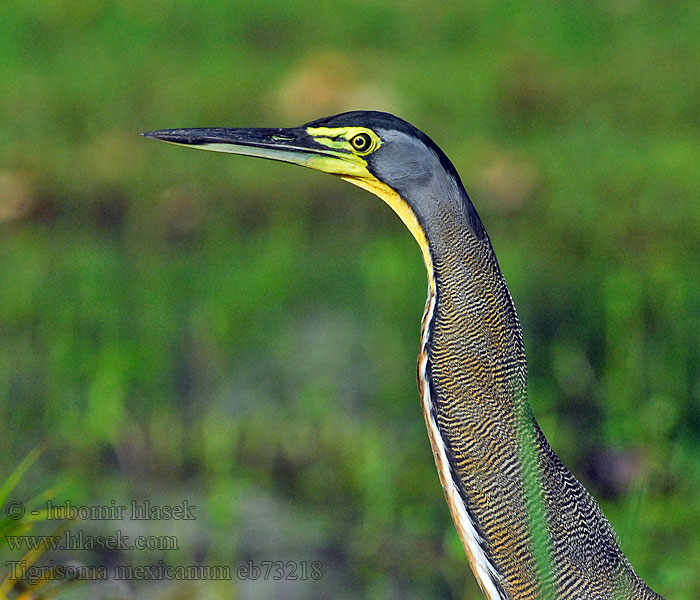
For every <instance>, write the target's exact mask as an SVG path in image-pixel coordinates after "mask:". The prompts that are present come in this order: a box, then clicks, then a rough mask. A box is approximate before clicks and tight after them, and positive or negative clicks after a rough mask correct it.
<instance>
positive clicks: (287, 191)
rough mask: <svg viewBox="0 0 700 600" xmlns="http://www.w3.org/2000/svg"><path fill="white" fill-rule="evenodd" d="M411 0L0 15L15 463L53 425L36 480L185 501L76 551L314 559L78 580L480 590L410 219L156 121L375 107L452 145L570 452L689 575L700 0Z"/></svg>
mask: <svg viewBox="0 0 700 600" xmlns="http://www.w3.org/2000/svg"><path fill="white" fill-rule="evenodd" d="M400 6H401V8H399V5H398V4H396V3H392V2H388V1H383V2H382V1H379V0H377V1H373V2H347V1H345V2H333V3H330V2H329V3H318V2H309V1H301V0H300V1H298V2H292V3H290V2H287V1H285V2H283V1H281V0H270V1H267V2H239V1H227V2H224V1H216V2H202V3H200V2H193V1H191V0H185V1H181V2H177V3H171V2H164V1H162V0H152V1H151V2H137V1H135V0H123V1H121V2H113V3H110V2H104V1H103V2H100V1H94V0H92V1H88V0H85V1H80V0H73V1H71V0H62V1H49V0H44V1H41V0H40V1H38V2H19V1H18V0H10V1H9V2H4V3H2V5H0V22H2V24H3V25H2V28H3V35H2V36H1V37H0V114H1V115H2V116H1V117H0V131H1V132H2V135H1V136H0V423H2V425H0V457H1V458H0V480H3V478H4V477H7V476H8V474H9V473H10V472H11V471H12V468H13V466H15V465H17V464H18V463H19V462H20V461H21V459H22V457H23V456H25V455H26V454H27V453H28V452H29V451H30V449H31V448H33V447H34V446H35V445H36V444H37V443H38V442H41V443H43V444H44V446H45V447H46V448H47V449H48V451H47V452H46V453H45V454H44V455H43V456H42V457H41V458H40V460H39V462H38V463H37V465H35V467H34V468H33V469H32V471H31V473H30V474H29V475H28V476H27V477H26V478H25V479H24V481H23V482H22V483H20V485H19V487H18V491H17V493H18V494H19V495H20V496H21V497H31V496H33V495H36V494H38V493H39V492H40V491H41V490H44V489H46V488H47V487H49V486H52V485H54V484H58V486H59V493H58V496H57V498H56V501H57V502H65V501H70V502H71V503H72V504H73V505H109V504H110V502H112V501H115V502H116V504H123V505H129V503H130V502H131V501H132V500H136V501H143V500H145V499H148V500H150V501H151V503H152V504H156V505H176V504H179V503H181V502H182V501H183V499H187V500H188V502H189V503H190V504H192V505H195V506H196V521H190V522H187V521H133V520H132V521H124V522H117V523H113V522H103V521H86V522H84V523H81V527H82V528H83V529H84V530H85V532H86V533H88V534H109V533H113V532H114V530H115V529H122V530H124V532H125V533H128V534H129V535H132V536H135V535H163V534H167V535H176V536H177V538H178V540H179V543H180V549H179V550H178V551H168V552H149V551H129V552H118V551H112V552H107V551H102V552H98V553H90V552H83V553H75V552H64V553H62V554H61V553H58V554H57V555H55V556H54V560H55V561H57V562H61V561H63V562H66V561H70V560H79V561H83V562H84V563H85V564H103V565H115V564H120V565H123V564H127V565H142V564H146V565H147V564H155V563H157V562H158V561H159V560H162V561H164V563H166V564H173V565H177V564H183V565H191V564H212V565H229V566H231V567H232V568H233V571H234V572H235V569H236V568H237V567H238V566H239V565H243V564H246V561H248V560H254V561H260V560H282V561H309V562H310V561H314V560H319V561H321V562H322V563H323V578H322V579H321V580H320V581H311V580H310V581H296V582H294V581H286V582H280V581H260V580H258V581H250V580H248V581H242V580H239V579H237V578H236V577H233V579H232V580H231V581H223V582H222V581H219V582H208V581H200V582H172V581H171V582H168V581H165V582H153V581H144V582H138V581H137V582H133V583H129V582H110V583H105V584H101V583H99V582H90V583H86V584H85V585H79V586H73V587H71V594H73V595H74V596H72V597H109V598H130V597H135V596H141V595H142V594H145V593H146V592H145V590H148V595H149V597H159V594H162V595H163V597H169V598H172V597H180V598H186V597H210V598H219V597H221V598H232V597H234V598H246V599H247V598H253V599H259V598H357V597H365V598H481V595H480V592H479V591H478V588H477V586H476V584H475V583H474V580H473V577H472V575H471V573H470V572H469V570H468V568H467V566H466V561H465V559H464V556H463V552H462V550H461V548H460V546H459V541H458V539H457V536H456V534H455V532H454V528H453V526H452V524H451V521H450V518H449V514H448V511H447V508H446V505H445V502H444V499H443V495H442V492H441V490H440V485H439V482H438V478H437V475H436V473H435V469H434V465H433V459H432V456H431V453H430V449H429V444H428V440H427V435H426V432H425V426H424V423H423V418H422V415H421V411H420V406H419V399H418V394H417V391H416V384H415V361H416V353H417V345H418V334H419V322H420V317H421V314H422V310H423V305H424V301H425V297H424V296H425V288H426V282H425V274H424V268H423V265H422V264H421V259H420V253H419V251H418V248H417V247H416V246H415V243H414V242H413V240H412V239H411V237H410V235H409V234H408V233H407V232H406V231H405V230H404V229H403V226H402V225H401V223H400V221H399V219H397V218H396V217H395V216H394V215H393V214H392V213H391V211H390V210H389V209H388V208H387V207H386V206H383V205H382V203H381V202H379V201H378V200H377V199H376V198H373V197H371V196H370V195H368V194H366V193H364V192H362V191H361V190H358V189H355V188H353V187H352V186H349V185H346V184H344V183H343V182H340V181H337V180H334V179H333V178H330V177H326V176H322V175H319V174H317V173H312V172H310V171H305V170H303V169H297V168H296V167H292V166H288V165H280V164H272V163H267V162H264V161H257V160H254V159H244V158H240V157H230V156H225V155H214V154H210V153H204V152H202V153H196V152H191V151H187V150H184V149H182V148H175V147H167V146H165V145H158V144H154V143H152V142H149V141H146V140H143V139H140V138H139V137H138V133H139V132H141V131H145V130H151V129H158V128H164V127H180V126H205V125H211V126H214V125H223V126H237V125H240V126H293V125H298V124H301V123H303V122H306V121H309V120H312V119H314V118H317V117H320V116H323V115H327V114H332V113H335V112H340V111H342V110H348V109H357V108H367V109H382V110H389V111H391V112H394V113H396V114H399V115H400V116H402V117H404V118H406V119H408V120H409V121H411V122H413V123H414V124H415V125H416V126H418V127H419V128H420V129H422V130H424V131H426V132H427V133H429V135H431V137H433V138H434V139H435V140H436V142H437V143H438V144H439V145H440V146H441V147H442V148H443V149H445V151H446V152H447V153H448V155H449V156H450V157H451V158H452V160H453V162H454V163H455V165H456V166H457V168H458V170H459V171H460V173H461V175H462V177H463V180H464V182H465V185H466V187H467V189H468V190H469V192H470V194H471V196H472V199H473V200H474V203H475V204H476V206H477V209H478V210H479V211H480V213H481V215H482V218H483V220H484V222H485V224H486V226H487V228H488V230H489V233H490V235H491V238H492V240H493V242H494V245H495V248H496V251H497V253H498V256H499V259H500V262H501V266H502V269H503V271H504V273H505V275H506V278H507V279H508V281H509V284H510V288H511V292H512V294H513V296H514V298H515V301H516V305H517V307H518V310H519V314H520V317H521V321H522V324H523V329H524V335H525V340H526V346H527V351H528V358H529V365H530V379H531V381H530V392H531V400H532V404H533V408H534V411H535V414H536V416H537V418H538V420H539V421H540V424H541V425H542V428H543V429H544V431H545V433H546V434H547V436H548V438H549V440H550V442H551V444H552V446H553V447H554V448H555V449H556V451H557V452H558V453H559V455H560V456H561V458H562V459H563V460H564V462H565V463H566V464H567V465H569V467H570V468H571V469H572V470H573V472H574V473H575V474H576V475H577V476H578V477H579V478H580V479H581V480H582V481H583V482H584V483H585V484H586V486H587V487H588V488H589V490H590V491H591V492H592V493H593V494H594V495H595V496H596V497H597V498H598V499H599V500H600V501H601V504H602V506H603V508H604V510H605V512H606V514H607V516H608V517H609V519H610V520H611V522H612V523H613V525H614V526H615V528H616V529H617V531H618V533H619V534H620V537H621V543H622V547H623V549H624V550H625V551H626V553H627V554H628V556H629V557H630V560H631V561H632V563H633V564H634V565H635V568H636V570H637V571H638V573H640V574H641V575H642V576H643V577H644V578H645V579H646V580H647V581H648V582H649V584H650V585H651V586H652V587H653V588H654V589H655V590H656V591H658V592H659V593H661V594H662V595H664V596H665V597H667V598H674V599H676V600H684V599H694V598H697V597H699V596H700V578H698V576H697V566H698V564H700V503H698V495H699V494H700V460H698V458H699V450H700V376H699V375H698V364H699V362H700V341H699V340H700V277H699V275H700V272H699V269H698V259H697V257H698V256H699V255H700V202H698V199H699V198H700V177H699V176H698V175H699V172H700V171H699V169H698V165H700V144H698V140H699V139H700V120H698V115H700V35H699V34H700V5H699V4H698V3H697V2H692V1H690V0H677V1H674V2H668V3H660V2H645V1H643V0H607V1H604V2H558V1H556V2H537V3H535V2H525V1H512V2H487V1H485V0H481V1H479V0H477V1H474V2H443V3H440V4H421V3H418V2H404V3H401V5H400ZM0 554H1V552H0ZM1 558H2V561H3V563H2V564H3V565H4V564H5V563H4V561H5V560H8V559H7V558H5V557H4V556H1ZM12 560H17V557H16V556H14V557H12ZM3 568H4V567H0V578H1V577H2V572H1V570H2V569H3ZM81 594H82V595H81ZM176 594H177V595H176Z"/></svg>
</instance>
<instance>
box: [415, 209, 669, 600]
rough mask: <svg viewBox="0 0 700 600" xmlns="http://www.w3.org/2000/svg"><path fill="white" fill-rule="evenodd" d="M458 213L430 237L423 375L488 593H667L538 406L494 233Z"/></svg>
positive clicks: (441, 458)
mask: <svg viewBox="0 0 700 600" xmlns="http://www.w3.org/2000/svg"><path fill="white" fill-rule="evenodd" d="M452 219H453V220H451V219H450V218H449V217H444V218H443V219H442V220H441V223H440V231H441V235H440V236H439V237H435V236H432V238H430V237H429V239H431V243H430V256H431V259H432V265H429V270H432V273H429V279H430V281H431V286H430V292H431V296H429V299H428V304H427V307H426V315H425V317H424V321H423V335H422V345H421V357H420V358H419V385H420V387H421V395H422V398H423V408H424V411H425V413H426V421H427V423H428V430H429V433H430V434H431V443H432V446H433V451H434V453H435V459H436V463H437V464H438V470H439V471H440V472H441V480H442V483H443V487H444V488H445V493H446V496H447V499H448V503H449V504H450V508H451V511H452V514H453V517H455V522H456V523H457V527H458V529H459V531H460V536H461V538H462V541H463V543H464V545H465V548H466V550H467V554H468V556H469V558H470V562H471V564H472V568H473V570H474V571H475V574H476V576H477V579H478V580H479V583H480V585H481V587H482V589H483V590H484V593H485V594H486V596H487V597H488V598H489V599H490V600H502V599H512V600H516V599H517V600H534V599H547V600H549V599H553V598H557V599H561V600H565V599H566V600H569V599H571V600H574V599H576V600H584V599H585V600H623V599H629V600H631V599H639V600H647V599H649V600H651V599H657V600H659V599H660V596H658V595H657V594H655V593H654V592H653V591H652V590H651V589H649V588H648V587H647V586H646V585H645V584H644V582H643V581H642V580H641V579H640V578H639V577H638V576H637V575H636V574H635V572H634V570H633V569H632V566H631V565H630V563H629V561H628V560H627V558H626V557H625V556H624V554H623V553H622V551H621V550H620V548H619V547H618V544H617V540H616V536H615V533H614V531H613V530H612V527H611V526H610V524H609V523H608V521H607V520H606V519H605V517H604V516H603V514H602V512H601V511H600V509H599V508H598V505H597V504H596V503H595V501H594V500H593V498H592V497H591V496H590V495H589V494H588V492H586V490H585V489H584V488H583V486H582V485H581V484H580V483H579V482H578V481H577V480H576V478H575V477H574V476H573V475H572V474H571V473H570V472H569V471H568V470H567V469H566V467H564V465H563V464H562V463H561V461H560V460H559V458H558V457H557V456H556V454H555V453H554V452H553V451H552V449H551V448H550V446H549V444H548V443H547V440H546V439H545V437H544V435H543V434H542V432H541V430H540V428H539V426H538V425H537V423H536V421H535V419H534V417H533V416H532V412H531V409H530V406H529V403H528V400H527V365H526V361H525V352H524V347H523V341H522V334H521V329H520V324H519V322H518V318H517V315H516V312H515V308H514V305H513V301H512V299H511V296H510V293H509V291H508V288H507V286H506V283H505V280H504V279H503V276H502V275H501V271H500V269H499V266H498V262H497V260H496V256H495V254H494V252H493V249H492V247H491V243H490V241H489V239H488V237H484V238H483V239H477V237H476V236H474V235H472V234H471V233H468V234H465V233H464V232H465V231H468V228H467V227H466V224H465V223H463V222H461V220H460V219H461V215H456V216H454V217H452ZM432 294H434V296H432ZM434 438H439V439H434ZM525 450H528V451H525ZM441 453H442V455H441ZM441 463H442V464H441ZM445 463H446V465H445ZM459 503H461V506H455V504H459ZM460 511H461V512H462V513H464V515H466V516H465V517H463V518H464V519H466V520H467V521H468V523H466V524H465V523H462V524H460V522H459V519H460V518H462V517H460V516H459V515H460ZM537 514H540V515H541V519H540V520H539V521H538V519H537ZM469 527H471V531H472V533H469V531H468V530H469ZM538 540H539V542H538ZM538 543H539V546H538Z"/></svg>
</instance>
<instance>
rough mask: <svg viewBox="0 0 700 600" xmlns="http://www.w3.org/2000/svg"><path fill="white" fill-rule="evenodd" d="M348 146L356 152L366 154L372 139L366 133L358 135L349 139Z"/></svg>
mask: <svg viewBox="0 0 700 600" xmlns="http://www.w3.org/2000/svg"><path fill="white" fill-rule="evenodd" d="M350 144H352V147H353V148H354V149H355V150H357V151H358V152H366V151H367V150H369V149H370V146H372V138H371V137H370V136H369V134H367V133H358V134H357V135H355V136H353V137H352V138H351V139H350Z"/></svg>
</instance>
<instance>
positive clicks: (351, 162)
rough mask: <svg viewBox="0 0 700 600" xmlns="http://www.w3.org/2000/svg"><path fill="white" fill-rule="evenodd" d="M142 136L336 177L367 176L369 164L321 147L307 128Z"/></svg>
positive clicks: (222, 129)
mask: <svg viewBox="0 0 700 600" xmlns="http://www.w3.org/2000/svg"><path fill="white" fill-rule="evenodd" d="M141 135H143V136H144V137H147V138H151V139H154V140H160V141H163V142H168V143H171V144H178V145H180V146H188V147H190V148H197V149H200V150H211V151H213V152H228V153H231V154H243V155H246V156H257V157H260V158H268V159H271V160H279V161H282V162H288V163H293V164H295V165H302V166H304V167H308V168H310V169H315V170H317V171H323V172H325V173H333V174H335V175H341V176H343V175H344V176H353V177H361V176H364V175H367V162H366V161H365V160H364V159H362V158H361V157H359V156H356V155H355V154H353V153H351V152H347V151H343V150H338V149H331V148H329V147H328V146H325V145H323V144H320V143H318V142H317V141H316V140H315V139H314V138H313V137H312V136H311V135H309V134H308V133H307V132H306V129H305V128H303V127H297V128H290V129H281V128H273V129H270V128H253V129H249V128H226V127H205V128H193V129H161V130H158V131H147V132H145V133H142V134H141Z"/></svg>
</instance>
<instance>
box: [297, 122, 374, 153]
mask: <svg viewBox="0 0 700 600" xmlns="http://www.w3.org/2000/svg"><path fill="white" fill-rule="evenodd" d="M306 133H308V134H309V135H310V136H311V137H313V138H314V141H316V142H317V143H319V144H323V145H324V146H327V147H328V148H333V149H335V150H345V151H347V152H352V153H353V154H355V155H356V156H366V155H367V154H371V153H372V152H374V151H375V150H376V149H377V148H379V147H380V146H381V145H382V139H381V138H380V137H379V136H378V135H377V134H376V133H374V131H372V130H371V129H367V128H366V127H307V128H306ZM360 133H364V134H366V135H368V136H369V137H370V138H371V140H372V143H371V144H370V146H369V148H367V149H366V150H363V151H362V152H358V151H357V150H355V148H353V146H352V144H351V143H350V140H351V139H352V138H354V137H355V136H356V135H359V134H360Z"/></svg>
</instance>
